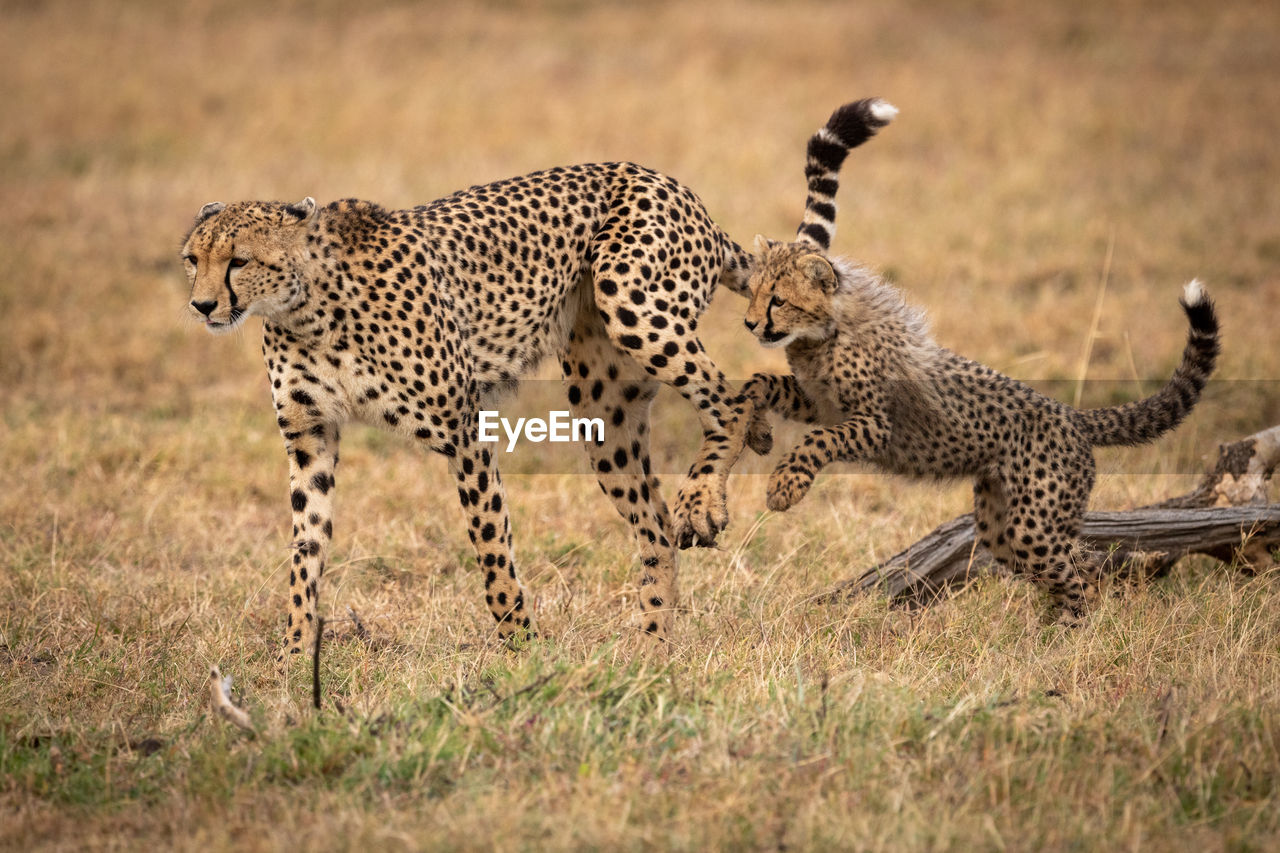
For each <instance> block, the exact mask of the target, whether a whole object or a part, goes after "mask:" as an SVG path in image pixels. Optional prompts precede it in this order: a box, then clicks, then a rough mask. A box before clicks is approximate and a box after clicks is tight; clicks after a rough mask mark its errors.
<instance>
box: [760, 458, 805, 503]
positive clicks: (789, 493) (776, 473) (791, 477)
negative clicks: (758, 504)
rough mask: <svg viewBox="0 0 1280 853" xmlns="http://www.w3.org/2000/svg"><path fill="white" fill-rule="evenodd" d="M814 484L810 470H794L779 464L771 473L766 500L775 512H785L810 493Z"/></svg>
mask: <svg viewBox="0 0 1280 853" xmlns="http://www.w3.org/2000/svg"><path fill="white" fill-rule="evenodd" d="M812 485H813V475H812V474H809V473H808V472H800V471H794V470H792V469H791V468H790V467H787V466H779V467H777V468H775V469H774V470H773V473H772V474H770V475H769V486H768V490H767V491H766V492H765V502H766V503H767V504H768V506H769V509H771V510H773V511H774V512H785V511H786V510H788V509H790V508H791V507H793V506H795V505H796V504H798V503H800V501H801V500H802V499H803V498H804V496H805V495H807V494H809V487H810V486H812Z"/></svg>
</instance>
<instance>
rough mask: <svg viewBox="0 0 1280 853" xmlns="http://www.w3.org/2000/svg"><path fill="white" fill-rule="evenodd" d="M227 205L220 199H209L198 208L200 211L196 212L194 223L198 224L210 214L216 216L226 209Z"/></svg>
mask: <svg viewBox="0 0 1280 853" xmlns="http://www.w3.org/2000/svg"><path fill="white" fill-rule="evenodd" d="M226 209H227V206H226V205H225V204H223V203H222V202H220V201H211V202H209V203H208V204H206V205H205V206H204V207H202V208H200V212H199V213H197V214H196V224H197V225H199V224H200V223H201V222H204V221H205V220H206V219H208V218H209V217H210V216H216V215H218V214H219V213H221V212H222V211H224V210H226Z"/></svg>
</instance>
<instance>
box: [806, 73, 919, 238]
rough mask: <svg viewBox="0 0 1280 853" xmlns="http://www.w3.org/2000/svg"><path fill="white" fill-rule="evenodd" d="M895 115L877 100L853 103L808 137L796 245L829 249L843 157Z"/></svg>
mask: <svg viewBox="0 0 1280 853" xmlns="http://www.w3.org/2000/svg"><path fill="white" fill-rule="evenodd" d="M897 114H898V108H897V107H895V106H894V105H893V104H890V103H889V102H888V101H882V100H880V99H879V98H866V99H864V100H861V101H854V102H853V103H851V104H845V105H844V106H843V107H840V109H838V110H836V111H835V112H834V113H832V114H831V118H829V119H827V123H826V124H825V125H823V126H822V128H821V129H820V130H819V131H818V132H817V133H815V134H814V135H813V136H811V137H809V152H808V153H809V156H808V159H807V160H806V161H805V164H804V176H805V179H806V180H807V181H808V184H809V197H808V198H807V199H805V203H804V218H803V219H802V220H800V230H799V231H797V232H796V241H797V242H800V241H804V242H808V243H812V244H814V245H815V246H817V248H819V249H821V250H822V251H824V252H825V251H826V250H828V249H830V248H831V238H832V237H833V236H835V233H836V190H837V189H839V188H840V178H839V175H840V167H841V166H842V165H844V158H845V157H846V156H847V155H848V154H849V150H850V149H852V148H857V147H858V146H859V145H861V144H862V143H864V142H866V141H867V140H868V139H870V138H871V137H873V136H875V135H876V131H878V130H879V129H880V128H882V127H884V126H885V125H886V124H888V123H889V122H891V121H892V120H893V117H894V116H896V115H897Z"/></svg>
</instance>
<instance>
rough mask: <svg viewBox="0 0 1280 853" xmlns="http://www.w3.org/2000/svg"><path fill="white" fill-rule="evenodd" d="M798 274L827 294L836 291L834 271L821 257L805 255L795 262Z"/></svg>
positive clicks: (828, 262)
mask: <svg viewBox="0 0 1280 853" xmlns="http://www.w3.org/2000/svg"><path fill="white" fill-rule="evenodd" d="M797 264H798V266H799V267H800V272H801V273H802V274H803V275H804V277H805V278H807V279H809V281H811V282H813V283H814V284H816V285H818V287H820V288H822V289H823V290H825V291H826V292H828V293H832V292H834V291H835V289H836V271H835V269H834V268H832V266H831V262H830V261H828V260H827V259H826V258H824V257H822V255H805V256H804V257H802V258H800V260H799V261H797Z"/></svg>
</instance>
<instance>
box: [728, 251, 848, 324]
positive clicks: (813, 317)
mask: <svg viewBox="0 0 1280 853" xmlns="http://www.w3.org/2000/svg"><path fill="white" fill-rule="evenodd" d="M755 251H756V257H755V262H754V264H753V266H752V268H751V279H750V281H749V282H748V287H749V288H750V290H751V304H750V305H748V306H747V317H746V319H745V320H744V321H743V322H744V323H745V324H746V327H747V329H748V331H750V332H751V333H752V334H754V335H755V336H756V337H757V338H759V339H760V343H761V344H763V345H764V346H766V347H784V346H786V345H787V344H789V343H791V342H792V341H805V340H808V341H821V340H825V339H826V338H828V337H830V336H831V334H832V333H833V332H834V330H835V325H836V321H835V315H834V312H833V306H832V304H831V300H832V298H833V297H834V296H835V293H836V287H837V285H838V284H839V280H840V279H839V276H838V275H837V274H836V271H835V269H834V268H833V267H832V266H831V262H830V261H828V260H827V259H826V258H825V257H824V256H823V255H822V254H820V253H819V252H817V251H815V249H814V246H813V244H812V243H805V242H799V243H779V242H775V241H773V240H768V239H766V238H765V237H756V245H755Z"/></svg>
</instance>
